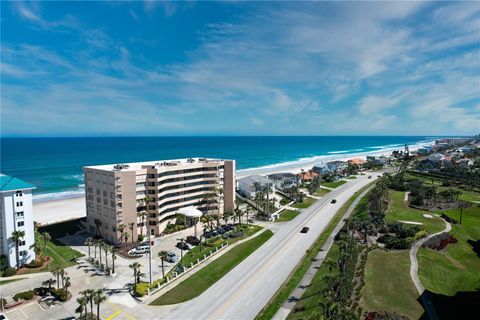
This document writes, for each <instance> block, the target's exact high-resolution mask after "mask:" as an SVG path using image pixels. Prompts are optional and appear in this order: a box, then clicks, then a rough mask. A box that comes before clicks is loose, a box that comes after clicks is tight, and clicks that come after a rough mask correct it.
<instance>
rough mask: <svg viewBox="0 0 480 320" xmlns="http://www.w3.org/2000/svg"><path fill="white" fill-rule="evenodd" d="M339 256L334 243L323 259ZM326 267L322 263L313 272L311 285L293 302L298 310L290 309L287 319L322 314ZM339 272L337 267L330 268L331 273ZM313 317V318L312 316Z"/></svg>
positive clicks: (307, 317) (334, 258)
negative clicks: (323, 277) (315, 271)
mask: <svg viewBox="0 0 480 320" xmlns="http://www.w3.org/2000/svg"><path fill="white" fill-rule="evenodd" d="M339 256H340V251H339V248H338V245H337V244H334V245H333V246H332V248H331V249H330V251H329V252H328V254H327V256H326V258H325V259H328V258H332V259H333V260H334V261H337V260H338V258H339ZM329 272H330V271H329V270H328V267H327V265H326V264H322V266H321V267H320V269H318V271H317V273H316V274H315V276H314V278H313V280H312V282H311V285H310V286H309V287H308V288H307V290H305V292H304V294H303V295H302V297H301V299H300V300H298V302H297V303H296V304H295V309H296V310H299V311H297V312H295V311H292V312H290V314H289V315H288V317H287V319H309V317H313V316H314V315H313V313H314V312H316V313H318V314H322V313H321V311H322V306H321V302H322V300H323V295H322V291H323V290H324V289H325V288H327V283H326V282H325V281H324V280H323V279H322V276H323V275H324V274H327V273H329ZM338 273H339V270H338V268H335V269H334V270H332V274H333V275H336V274H338ZM312 319H313V318H312Z"/></svg>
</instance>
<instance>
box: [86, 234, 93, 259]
mask: <svg viewBox="0 0 480 320" xmlns="http://www.w3.org/2000/svg"><path fill="white" fill-rule="evenodd" d="M92 244H93V241H92V238H90V237H88V238H87V239H86V240H85V245H86V246H88V257H89V258H90V246H91V245H92Z"/></svg>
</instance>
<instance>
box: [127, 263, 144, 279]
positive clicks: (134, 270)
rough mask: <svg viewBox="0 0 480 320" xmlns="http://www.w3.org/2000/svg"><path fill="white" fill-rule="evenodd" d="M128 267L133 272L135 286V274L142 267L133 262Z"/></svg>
mask: <svg viewBox="0 0 480 320" xmlns="http://www.w3.org/2000/svg"><path fill="white" fill-rule="evenodd" d="M128 267H129V268H130V269H132V270H133V279H134V281H135V284H137V273H138V272H139V269H140V268H141V267H142V265H141V264H140V263H138V262H134V263H132V264H130V265H129V266H128Z"/></svg>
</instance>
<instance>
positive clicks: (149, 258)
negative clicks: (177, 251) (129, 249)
mask: <svg viewBox="0 0 480 320" xmlns="http://www.w3.org/2000/svg"><path fill="white" fill-rule="evenodd" d="M147 230H148V271H149V276H150V282H149V283H150V284H152V238H151V235H152V231H151V230H150V229H149V228H147ZM162 271H163V270H162Z"/></svg>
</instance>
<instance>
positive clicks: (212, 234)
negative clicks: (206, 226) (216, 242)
mask: <svg viewBox="0 0 480 320" xmlns="http://www.w3.org/2000/svg"><path fill="white" fill-rule="evenodd" d="M216 236H218V232H217V231H215V230H213V231H208V232H205V238H207V239H208V238H213V237H216Z"/></svg>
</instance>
